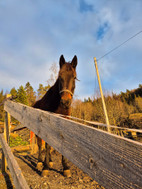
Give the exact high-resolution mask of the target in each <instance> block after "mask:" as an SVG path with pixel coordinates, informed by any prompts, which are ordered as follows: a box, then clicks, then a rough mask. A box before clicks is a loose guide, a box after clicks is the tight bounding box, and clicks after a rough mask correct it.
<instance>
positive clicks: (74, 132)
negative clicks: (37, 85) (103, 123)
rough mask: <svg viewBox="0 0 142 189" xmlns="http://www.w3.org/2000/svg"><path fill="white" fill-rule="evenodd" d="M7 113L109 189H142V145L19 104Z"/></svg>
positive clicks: (12, 104)
mask: <svg viewBox="0 0 142 189" xmlns="http://www.w3.org/2000/svg"><path fill="white" fill-rule="evenodd" d="M4 109H5V110H6V111H8V112H9V113H10V114H11V115H12V116H13V117H15V118H16V119H17V120H19V121H20V122H21V123H22V124H23V125H24V126H26V127H27V128H29V129H30V130H32V131H33V132H34V133H35V134H37V135H38V136H39V137H41V138H42V139H43V140H44V141H46V142H47V143H48V144H49V145H51V146H52V147H53V148H55V149H56V150H57V151H58V152H60V153H61V154H63V155H64V156H65V157H67V158H68V159H69V160H70V161H72V162H73V163H74V164H75V165H76V166H78V167H79V168H80V169H82V170H83V171H84V172H86V173H87V174H88V175H90V176H91V177H92V178H93V179H94V180H96V181H97V182H98V183H99V184H101V185H102V186H104V187H105V188H109V189H110V188H114V189H117V188H123V189H125V188H126V189H132V188H136V189H140V188H142V144H141V143H139V142H135V141H132V140H129V139H125V138H122V137H120V136H116V135H113V134H109V133H107V132H105V131H101V130H98V129H96V128H93V127H90V126H86V125H84V124H81V123H77V122H74V121H71V120H69V119H64V118H61V117H60V116H56V115H55V114H52V113H49V112H45V111H41V110H37V109H34V108H31V107H28V106H25V105H22V104H19V103H15V102H11V101H6V102H5V105H4Z"/></svg>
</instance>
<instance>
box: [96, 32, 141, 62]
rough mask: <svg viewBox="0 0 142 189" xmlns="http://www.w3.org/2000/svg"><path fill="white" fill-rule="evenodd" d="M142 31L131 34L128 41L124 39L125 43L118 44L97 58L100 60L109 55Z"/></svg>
mask: <svg viewBox="0 0 142 189" xmlns="http://www.w3.org/2000/svg"><path fill="white" fill-rule="evenodd" d="M140 33H142V30H141V31H139V32H138V33H136V34H135V35H133V36H131V37H130V38H128V39H127V40H126V41H124V42H123V43H121V44H120V45H118V46H116V47H115V48H114V49H112V50H110V51H109V52H108V53H106V54H104V55H103V56H101V57H100V58H99V59H97V60H98V61H99V60H101V59H102V58H104V57H105V56H107V55H109V54H110V53H112V52H113V51H115V50H117V49H118V48H120V47H121V46H123V45H124V44H125V43H127V42H128V41H130V40H131V39H133V38H134V37H136V36H137V35H139V34H140Z"/></svg>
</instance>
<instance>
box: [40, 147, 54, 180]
mask: <svg viewBox="0 0 142 189" xmlns="http://www.w3.org/2000/svg"><path fill="white" fill-rule="evenodd" d="M50 149H51V147H50V146H49V144H47V143H45V160H44V167H43V171H42V176H47V175H48V174H49V168H52V167H53V162H52V160H51V153H50Z"/></svg>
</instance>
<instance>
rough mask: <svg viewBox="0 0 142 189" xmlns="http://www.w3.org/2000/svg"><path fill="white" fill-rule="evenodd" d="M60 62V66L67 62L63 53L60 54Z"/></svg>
mask: <svg viewBox="0 0 142 189" xmlns="http://www.w3.org/2000/svg"><path fill="white" fill-rule="evenodd" d="M59 64H60V68H61V67H62V66H63V64H65V59H64V56H63V55H61V56H60V61H59Z"/></svg>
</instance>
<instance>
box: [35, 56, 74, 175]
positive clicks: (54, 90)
mask: <svg viewBox="0 0 142 189" xmlns="http://www.w3.org/2000/svg"><path fill="white" fill-rule="evenodd" d="M59 65H60V71H59V75H58V79H57V80H56V82H55V84H54V85H53V86H52V87H51V88H50V89H49V90H48V91H47V92H46V94H45V95H44V96H43V98H42V99H41V100H39V101H37V102H36V103H35V105H34V106H33V107H34V108H39V109H41V110H45V111H50V112H55V113H58V114H63V115H70V114H71V102H72V98H73V94H74V89H75V79H76V66H77V57H76V56H74V58H73V59H72V61H71V63H67V62H65V59H64V56H63V55H62V56H61V57H60V61H59ZM37 144H38V148H39V155H38V164H37V168H38V167H40V166H41V162H42V158H41V146H42V140H41V139H40V138H39V137H37ZM52 164H53V162H52V160H51V154H50V146H49V145H48V144H47V143H46V144H45V160H44V164H43V166H44V167H43V170H42V175H43V176H47V175H48V173H49V171H48V170H49V168H51V167H52ZM62 164H63V175H64V176H67V177H70V176H71V173H70V170H69V167H68V165H67V159H66V158H65V157H64V156H62Z"/></svg>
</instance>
